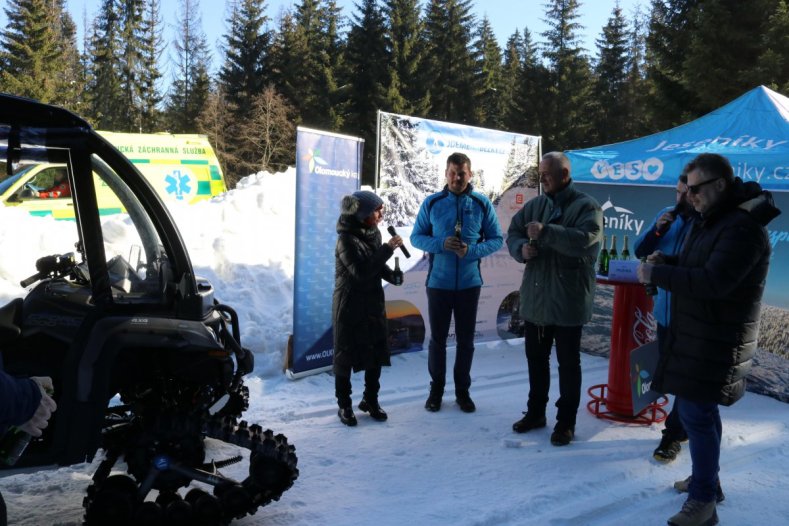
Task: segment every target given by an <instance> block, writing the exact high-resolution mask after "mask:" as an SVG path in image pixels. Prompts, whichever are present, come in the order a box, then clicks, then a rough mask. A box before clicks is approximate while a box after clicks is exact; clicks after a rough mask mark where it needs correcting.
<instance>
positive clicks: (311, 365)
mask: <svg viewBox="0 0 789 526" xmlns="http://www.w3.org/2000/svg"><path fill="white" fill-rule="evenodd" d="M363 147H364V140H363V139H360V138H357V137H349V136H345V135H338V134H335V133H329V132H323V131H319V130H311V129H308V128H302V127H299V128H298V129H297V131H296V243H295V269H294V276H293V339H292V342H291V349H290V352H289V353H288V354H289V359H288V362H289V363H288V370H287V374H288V376H289V377H291V378H296V377H299V376H303V375H304V374H308V373H312V372H316V371H317V370H323V369H326V368H328V367H330V366H331V363H332V357H333V355H334V345H333V338H332V320H331V307H332V291H333V290H334V248H335V244H336V242H337V230H336V226H337V217H338V216H339V214H340V202H341V201H342V197H343V196H345V195H347V194H350V193H353V192H355V191H356V190H358V189H359V182H360V173H361V166H362V149H363Z"/></svg>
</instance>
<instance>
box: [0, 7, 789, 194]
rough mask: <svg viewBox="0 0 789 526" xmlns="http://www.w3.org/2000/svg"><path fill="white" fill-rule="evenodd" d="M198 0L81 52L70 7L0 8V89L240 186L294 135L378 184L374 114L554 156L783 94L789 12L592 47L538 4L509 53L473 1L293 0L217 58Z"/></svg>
mask: <svg viewBox="0 0 789 526" xmlns="http://www.w3.org/2000/svg"><path fill="white" fill-rule="evenodd" d="M203 1H209V0H203ZM211 1H213V0H211ZM477 1H483V0H477ZM590 1H591V0H590ZM199 2H200V0H178V1H177V3H176V2H172V3H171V2H169V1H168V2H166V4H167V5H166V7H165V5H163V4H165V2H164V1H163V0H101V7H100V9H99V15H98V16H96V18H95V19H93V20H92V21H86V23H85V24H84V26H85V27H86V30H85V31H84V37H83V41H82V42H77V29H76V24H75V23H74V18H73V16H72V14H71V13H69V12H68V9H67V7H66V1H65V0H4V1H3V4H4V6H3V9H4V11H5V14H6V18H7V23H6V26H5V28H4V29H2V30H1V31H0V91H2V92H6V93H11V94H14V95H20V96H25V97H31V98H34V99H38V100H40V101H42V102H47V103H51V104H56V105H59V106H63V107H65V108H68V109H70V110H72V111H74V112H75V113H77V114H79V115H80V116H82V117H84V118H86V119H88V120H89V121H90V122H91V124H92V125H93V126H94V127H95V128H97V129H100V130H109V131H120V132H159V131H168V132H171V133H202V134H206V135H207V136H208V137H209V139H210V141H211V143H212V145H214V148H215V149H216V151H217V155H218V156H219V158H220V161H221V163H222V166H223V169H224V171H225V175H226V177H227V179H228V183H229V184H230V185H231V186H232V185H233V183H234V182H235V181H236V180H238V179H239V178H240V177H243V176H245V175H248V174H249V173H253V172H257V171H259V170H269V171H276V170H281V169H283V168H285V167H286V166H289V165H293V164H294V162H295V128H296V126H298V125H303V126H308V127H311V128H317V129H322V130H327V131H335V132H339V133H345V134H348V135H353V136H358V137H362V138H364V139H365V158H364V170H363V183H366V184H371V183H372V181H373V177H374V171H375V170H374V155H375V151H376V145H375V142H376V117H377V111H378V110H382V111H386V112H391V113H398V114H404V115H411V116H416V117H424V118H429V119H437V120H443V121H451V122H456V123H462V124H469V125H475V126H481V127H486V128H494V129H501V130H507V131H513V132H518V133H525V134H529V135H540V136H542V140H543V151H550V150H566V149H574V148H583V147H589V146H594V145H599V144H607V143H611V142H618V141H622V140H628V139H633V138H636V137H639V136H642V135H646V134H649V133H653V132H657V131H660V130H663V129H666V128H669V127H672V126H676V125H679V124H682V123H685V122H687V121H689V120H692V119H694V118H696V117H699V116H701V115H703V114H705V113H708V112H709V111H711V110H713V109H715V108H717V107H719V106H721V105H723V104H725V103H727V102H729V101H731V100H732V99H734V98H736V97H738V96H739V95H741V94H742V93H744V92H745V91H747V90H749V89H751V88H753V87H755V86H758V85H760V84H762V85H765V86H767V87H769V88H771V89H774V90H777V91H779V92H782V93H785V94H786V93H789V11H788V10H787V0H749V1H748V2H743V1H741V0H644V5H642V6H641V7H640V8H638V9H636V10H635V12H632V13H624V12H623V10H622V9H621V8H620V7H618V6H617V7H614V8H613V9H612V11H611V13H610V16H609V17H608V21H607V23H606V25H605V26H604V27H602V28H601V29H600V30H599V35H598V36H597V38H596V40H595V49H593V50H588V49H585V48H583V46H582V43H581V38H580V35H581V33H582V31H583V30H586V31H592V30H596V28H583V27H582V26H581V25H580V22H579V19H580V15H579V7H580V5H581V2H580V1H579V0H545V1H544V2H543V3H542V9H543V12H542V13H541V17H542V19H543V20H544V21H545V22H546V23H547V26H546V27H547V29H546V30H545V31H544V32H543V33H539V34H534V33H532V32H531V31H530V30H529V28H528V27H527V26H526V25H525V24H524V25H523V27H522V29H518V30H516V31H515V32H514V33H513V34H512V35H510V36H509V37H508V38H507V40H506V44H505V46H504V47H503V48H502V47H501V46H500V44H499V43H498V40H497V39H496V37H495V35H494V33H493V28H492V26H491V24H490V22H489V20H487V19H486V18H482V19H479V18H477V17H476V16H475V15H474V14H473V13H472V11H473V9H472V8H473V3H472V0H421V1H420V0H357V1H356V3H355V9H354V10H353V12H351V13H343V12H342V10H341V9H340V8H339V7H338V5H337V3H336V1H334V0H296V2H294V4H293V6H292V7H291V8H290V9H288V10H286V11H284V12H282V13H281V14H278V15H277V17H276V18H274V17H272V15H271V14H270V13H269V8H268V5H267V2H266V0H232V3H231V7H230V8H229V9H228V13H229V15H228V18H227V20H226V23H225V27H226V28H227V29H226V33H225V34H224V35H223V36H222V43H221V52H220V53H219V54H218V55H217V56H216V57H212V53H211V51H210V48H209V45H208V43H207V40H206V36H205V33H204V31H203V29H202V20H201V15H200V13H201V10H200V5H199ZM513 6H514V7H513V11H514V12H516V13H517V11H518V9H517V8H516V6H517V2H513ZM164 8H167V9H176V10H177V15H176V18H177V23H176V25H177V27H176V31H175V34H176V35H177V37H175V40H174V41H173V42H165V40H164V37H163V34H164V31H163V29H164V25H163V22H162V9H164ZM163 54H166V55H163ZM163 56H165V57H166V58H167V60H169V61H170V62H169V68H168V69H169V72H170V73H169V74H168V78H164V75H163V73H162V69H161V68H162V63H163V60H164V59H163ZM212 60H217V61H218V62H219V63H218V64H212Z"/></svg>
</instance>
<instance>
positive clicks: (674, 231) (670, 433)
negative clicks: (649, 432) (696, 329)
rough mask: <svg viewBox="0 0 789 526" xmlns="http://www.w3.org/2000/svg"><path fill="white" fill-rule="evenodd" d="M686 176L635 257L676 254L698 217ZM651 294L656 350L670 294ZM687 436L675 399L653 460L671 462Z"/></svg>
mask: <svg viewBox="0 0 789 526" xmlns="http://www.w3.org/2000/svg"><path fill="white" fill-rule="evenodd" d="M687 183H688V175H687V173H686V171H685V170H683V171H682V175H680V176H679V181H677V194H676V195H677V198H676V205H675V206H669V207H666V208H664V209H663V210H661V211H660V212H658V214H657V216H656V217H655V221H654V222H653V223H652V226H651V227H650V228H649V229H647V230H645V231H644V233H642V234H641V236H639V238H638V239H636V242H635V245H634V249H635V254H636V257H638V258H645V257H647V256H649V255H650V254H652V253H653V252H654V251H655V250H660V251H661V252H663V253H664V254H667V255H670V256H673V255H675V254H679V250H680V248H681V247H682V241H683V240H684V239H685V235H686V234H687V233H688V231H689V230H690V226H691V224H692V223H693V220H694V219H695V218H696V217H697V216H698V214H697V213H696V211H695V210H694V209H693V207H692V206H690V204H689V203H688V199H687V192H688V186H687ZM657 290H658V293H657V296H655V306H654V307H653V309H652V314H653V315H654V316H655V321H656V322H657V341H658V349H662V348H663V344H664V343H665V341H666V331H667V330H668V323H669V306H670V301H671V300H670V298H671V295H670V294H669V292H668V291H667V290H665V289H662V288H658V289H657ZM687 439H688V435H687V433H685V429H684V428H683V427H682V422H680V420H679V411H677V404H676V401H675V402H674V406H673V407H672V409H671V412H670V413H669V414H668V417H667V418H666V423H665V429H664V430H663V437H662V438H661V440H660V444H658V447H657V448H656V449H655V451H654V452H653V453H652V456H653V457H654V458H655V460H657V461H659V462H671V461H672V460H674V459H675V458H677V454H678V453H679V452H680V450H681V449H682V446H681V444H680V443H681V442H684V441H686V440H687Z"/></svg>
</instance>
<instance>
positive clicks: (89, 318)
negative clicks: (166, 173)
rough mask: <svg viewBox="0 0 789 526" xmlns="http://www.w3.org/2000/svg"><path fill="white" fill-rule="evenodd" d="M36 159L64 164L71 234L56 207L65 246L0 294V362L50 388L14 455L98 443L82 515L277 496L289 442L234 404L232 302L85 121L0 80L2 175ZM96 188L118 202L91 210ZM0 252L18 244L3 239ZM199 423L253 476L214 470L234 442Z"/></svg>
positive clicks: (255, 502) (175, 517)
mask: <svg viewBox="0 0 789 526" xmlns="http://www.w3.org/2000/svg"><path fill="white" fill-rule="evenodd" d="M36 163H50V164H52V163H55V164H57V165H61V166H65V167H66V170H67V175H68V184H69V186H70V192H71V196H72V197H71V206H73V208H74V220H72V221H70V222H68V224H69V225H71V226H72V227H73V229H72V230H71V231H72V232H73V238H70V239H69V238H68V236H66V237H64V236H63V235H62V232H63V228H62V227H61V223H62V222H59V223H58V229H57V232H58V234H57V237H58V239H55V240H53V243H55V244H57V243H60V244H61V245H62V246H63V247H64V248H63V250H60V251H58V253H55V254H51V253H50V254H42V255H41V256H42V257H41V258H40V259H38V260H37V262H35V268H31V274H32V275H31V276H30V277H29V278H28V279H25V280H22V283H21V285H22V286H23V287H25V288H28V289H29V291H28V292H27V294H25V295H24V298H19V299H15V300H13V301H11V302H10V303H8V304H6V305H5V306H2V307H0V352H2V357H3V362H4V364H5V368H6V370H7V371H8V372H9V373H11V374H14V375H18V376H50V377H52V379H53V381H54V387H55V395H54V398H55V400H56V401H57V404H58V410H57V412H56V413H55V414H54V415H53V418H52V420H51V421H50V426H49V427H48V428H47V429H46V431H45V433H44V437H43V440H40V441H35V442H33V443H32V444H31V445H30V446H29V448H28V451H26V452H25V455H24V456H23V457H22V458H21V459H20V463H19V464H20V465H28V466H31V465H32V466H47V465H52V464H60V465H68V464H74V463H80V462H85V461H90V460H92V459H93V458H94V457H96V458H99V459H101V461H100V463H99V464H98V469H97V471H96V473H95V474H94V476H93V481H92V483H91V484H90V486H89V487H88V489H87V495H86V497H85V499H84V506H85V523H86V524H88V525H96V524H115V525H121V524H135V525H136V524H146V525H148V524H168V525H174V524H228V523H230V522H231V521H232V520H233V519H234V518H240V517H243V516H245V515H247V514H253V513H255V512H256V510H257V509H258V508H259V507H260V506H264V505H266V504H269V503H270V502H272V501H275V500H278V499H279V498H280V496H281V495H282V494H283V492H284V491H286V490H287V489H288V488H290V487H291V486H292V485H293V483H294V481H295V480H296V478H297V477H298V469H297V467H296V465H297V459H296V455H295V449H294V447H293V446H291V445H290V444H288V441H287V439H286V438H285V437H284V436H283V435H281V434H276V435H275V434H274V433H273V432H272V431H270V430H266V431H264V430H263V428H262V427H261V426H259V425H257V424H248V423H247V422H245V421H243V420H242V419H241V418H242V414H243V412H244V411H245V410H246V409H247V405H248V391H247V388H246V387H245V386H244V376H245V375H246V374H248V373H250V372H251V371H252V368H253V355H252V354H251V353H250V351H249V350H247V349H245V348H244V347H243V346H242V345H241V341H240V328H239V321H238V316H237V315H236V312H235V311H234V310H233V308H231V307H230V306H226V305H222V304H219V303H218V302H217V300H216V299H215V298H214V291H213V288H212V286H211V284H210V283H208V282H206V281H205V280H202V279H199V278H197V277H195V275H194V271H193V268H192V264H191V262H190V259H189V255H188V253H187V250H186V248H185V246H184V242H183V240H182V239H181V236H180V234H179V232H178V229H177V228H176V225H175V224H174V222H173V220H172V218H171V216H170V214H169V213H168V211H167V209H166V208H165V206H164V205H163V204H162V201H161V200H160V198H159V196H158V195H157V193H156V191H155V190H154V189H153V187H152V186H151V185H150V183H149V182H148V181H147V180H146V179H145V178H144V177H142V176H141V175H140V173H139V172H138V171H137V170H136V169H135V167H134V166H133V165H132V163H131V162H130V161H129V160H128V159H127V158H126V157H124V156H123V155H122V154H121V153H120V152H119V151H118V150H116V149H115V147H113V146H112V145H111V144H110V143H109V142H108V141H107V140H106V139H104V138H103V137H102V136H100V135H99V134H97V133H96V132H95V131H94V130H92V129H91V127H90V126H89V125H88V123H87V122H86V121H84V120H82V119H81V118H79V117H77V116H75V115H74V114H72V113H70V112H68V111H65V110H63V109H60V108H56V107H53V106H49V105H45V104H41V103H38V102H35V101H32V100H28V99H22V98H18V97H12V96H8V95H0V170H2V174H0V185H2V184H3V181H7V180H10V179H12V178H13V177H14V174H15V172H16V171H17V170H19V169H21V168H22V167H24V166H29V165H31V164H36ZM31 191H39V189H31ZM107 191H111V192H112V193H113V194H114V195H115V197H117V200H118V201H119V202H120V203H122V206H123V210H124V211H125V212H124V214H121V215H114V216H112V217H111V218H109V217H104V216H102V214H101V213H100V210H101V209H100V205H99V203H98V199H97V195H103V194H104V193H105V192H107ZM36 221H40V222H41V224H42V227H43V228H48V226H47V225H51V224H52V223H53V220H52V219H38V220H36ZM0 228H2V229H10V228H16V225H14V224H8V222H7V221H6V222H3V223H0ZM0 257H3V258H13V257H18V255H17V254H15V253H13V249H12V247H2V254H0ZM31 267H32V264H31ZM0 403H2V402H1V401H0ZM206 437H212V438H216V439H219V440H223V441H226V442H232V443H234V444H237V445H239V446H242V447H243V448H247V449H248V450H249V476H248V477H246V478H245V479H243V480H241V481H236V480H232V479H230V478H227V477H225V476H223V475H222V473H221V470H222V468H223V467H224V466H225V465H227V464H230V463H233V462H237V461H238V460H239V458H230V459H208V458H206V448H205V444H204V441H205V439H206ZM122 468H125V471H124V470H123V469H122ZM119 470H120V472H119Z"/></svg>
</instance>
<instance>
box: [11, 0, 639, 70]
mask: <svg viewBox="0 0 789 526" xmlns="http://www.w3.org/2000/svg"><path fill="white" fill-rule="evenodd" d="M426 1H427V0H422V5H424V4H425V3H426ZM0 2H1V3H2V5H3V6H5V5H6V0H0ZM296 3H297V2H295V1H293V0H290V1H287V0H268V2H267V3H266V5H267V6H268V9H267V14H268V16H269V17H270V18H271V19H273V20H277V19H278V18H279V15H280V13H281V12H282V10H284V9H288V8H291V7H293V6H294V5H296ZM356 3H357V2H355V1H353V0H338V5H339V6H340V7H341V8H342V14H343V16H345V17H347V18H350V17H351V15H352V14H355V13H356V11H357V10H356V8H355V4H356ZM616 3H617V2H616V0H585V1H584V0H581V8H580V11H581V19H580V23H581V25H583V26H584V29H583V31H582V32H581V36H582V39H583V42H584V44H585V46H584V47H586V49H587V51H588V52H589V54H590V55H595V54H596V49H597V48H596V46H595V40H596V39H597V38H599V36H600V32H601V31H602V28H603V26H604V25H605V24H606V23H607V22H608V19H609V18H610V16H611V12H612V11H613V8H614V6H615V5H616ZM161 4H162V12H163V18H164V23H165V26H166V29H165V35H164V36H165V41H166V42H167V44H168V49H167V50H166V51H165V53H164V57H163V58H164V59H165V61H166V59H167V57H168V56H169V54H171V52H170V44H171V42H172V40H173V36H174V31H175V29H174V28H175V22H176V15H177V13H178V9H179V8H180V4H181V0H162V2H161ZM228 4H229V2H225V1H223V0H200V7H201V10H202V13H203V15H202V19H203V30H204V31H205V34H206V38H207V40H208V44H209V46H211V48H212V49H213V50H214V63H213V69H216V68H217V67H218V66H219V60H220V55H219V44H220V43H221V42H222V41H223V38H222V37H223V35H224V33H225V31H226V19H227V14H228ZM473 4H474V7H473V9H474V12H475V14H476V15H477V17H478V19H480V20H481V19H482V17H483V16H487V17H488V19H489V20H490V22H491V25H492V26H493V30H494V32H495V33H496V37H497V38H498V40H499V43H500V44H501V45H502V46H503V45H504V43H505V42H506V41H507V38H508V37H509V36H510V35H512V34H513V33H514V32H515V30H516V29H518V30H520V31H521V32H522V31H523V28H524V27H527V28H528V29H529V31H531V33H532V37H533V39H534V40H535V41H538V42H539V41H542V37H541V35H540V34H541V33H542V32H543V31H545V29H546V26H545V23H544V22H543V21H542V18H543V17H544V16H545V15H544V13H545V6H544V4H545V0H474V2H473ZM639 4H640V5H641V9H642V12H644V13H646V12H647V11H648V9H649V1H648V0H619V5H620V6H621V7H622V11H623V12H624V14H625V16H627V17H628V18H631V16H632V13H633V10H634V8H635V6H636V5H639ZM67 5H68V9H69V10H70V12H71V16H72V17H73V18H74V21H75V22H76V24H77V26H78V28H79V31H80V40H79V45H80V46H81V45H82V39H81V31H82V25H83V14H85V15H86V16H87V20H88V23H90V21H91V20H93V18H94V17H95V16H96V14H97V13H98V9H99V6H100V5H101V1H100V0H68V1H67ZM4 18H5V16H4V14H2V13H0V22H2V21H3V19H4ZM165 67H166V66H165Z"/></svg>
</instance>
